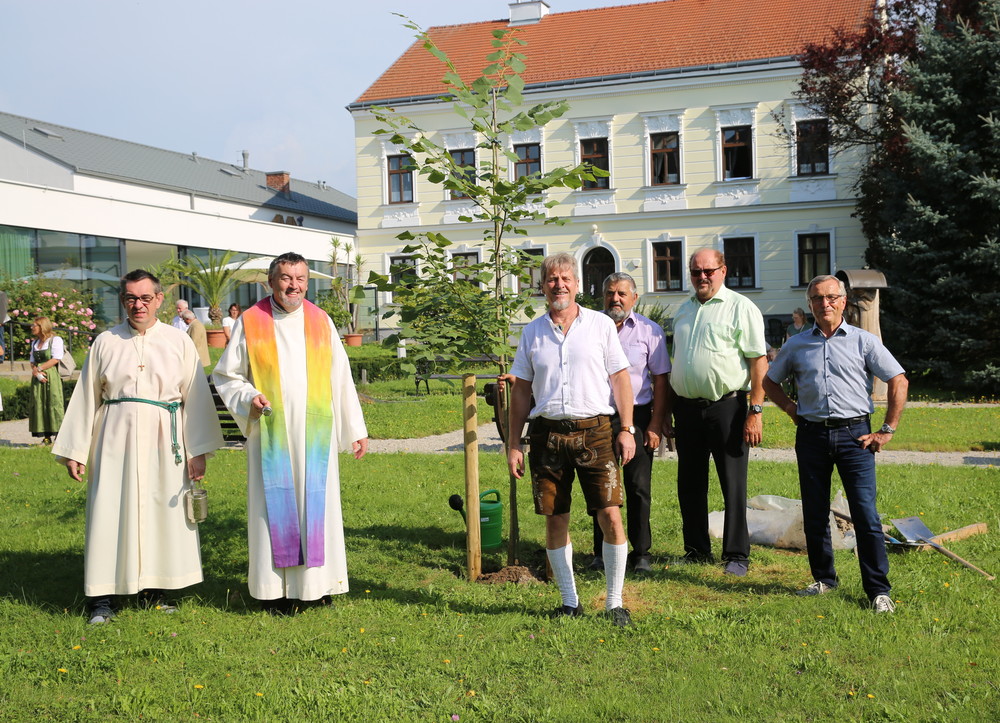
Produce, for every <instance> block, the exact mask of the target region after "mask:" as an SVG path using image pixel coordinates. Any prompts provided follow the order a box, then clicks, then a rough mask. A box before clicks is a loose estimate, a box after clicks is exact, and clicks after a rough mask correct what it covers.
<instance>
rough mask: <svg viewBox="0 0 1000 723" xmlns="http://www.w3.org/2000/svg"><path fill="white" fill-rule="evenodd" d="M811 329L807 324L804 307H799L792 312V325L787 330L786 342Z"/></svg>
mask: <svg viewBox="0 0 1000 723" xmlns="http://www.w3.org/2000/svg"><path fill="white" fill-rule="evenodd" d="M811 328H812V327H811V326H809V325H808V324H806V312H805V310H804V309H803V308H802V307H799V308H797V309H795V311H793V312H792V323H791V324H789V325H788V328H787V329H786V330H785V341H788V340H789V339H791V338H792V337H793V336H795V335H796V334H801V333H802V332H804V331H808V330H809V329H811Z"/></svg>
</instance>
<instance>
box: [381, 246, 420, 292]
mask: <svg viewBox="0 0 1000 723" xmlns="http://www.w3.org/2000/svg"><path fill="white" fill-rule="evenodd" d="M415 255H416V254H407V253H403V252H402V251H389V252H386V253H384V254H382V271H383V273H384V274H385V275H386V277H387V278H389V280H390V281H391V280H392V260H393V259H399V258H413V257H414V256H415ZM413 268H414V271H415V272H416V274H417V275H418V276H419V275H420V262H419V261H415V262H414V264H413ZM383 293H384V296H383V301H384V302H385V303H386V304H391V303H392V296H393V295H392V292H391V291H385V292H383Z"/></svg>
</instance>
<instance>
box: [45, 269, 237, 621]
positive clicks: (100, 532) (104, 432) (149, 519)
mask: <svg viewBox="0 0 1000 723" xmlns="http://www.w3.org/2000/svg"><path fill="white" fill-rule="evenodd" d="M121 301H122V304H123V305H124V307H125V313H126V315H127V317H128V320H127V321H126V322H125V323H123V324H119V325H118V326H115V327H113V328H111V329H108V330H107V331H105V332H102V333H101V334H99V335H98V336H97V338H96V339H94V343H93V346H92V347H91V349H90V353H89V354H88V356H87V360H86V361H85V362H84V365H83V369H82V371H81V373H80V379H79V381H78V382H77V384H76V388H75V389H74V391H73V397H72V399H71V400H70V403H69V408H68V409H67V410H66V416H65V419H64V420H63V424H62V427H61V428H60V430H59V435H58V437H56V441H55V443H54V444H53V445H52V453H53V454H54V455H56V457H57V458H58V459H59V461H60V462H62V463H63V464H65V465H66V467H67V468H68V470H69V475H70V477H72V478H73V479H75V480H77V481H82V480H83V478H84V476H85V475H86V478H87V515H86V533H85V543H84V553H83V559H84V593H85V594H86V595H87V597H88V598H89V600H88V607H89V613H90V622H91V623H103V622H106V621H107V620H109V619H110V618H111V617H113V615H114V609H115V600H114V596H116V595H131V594H135V593H139V592H142V593H144V596H145V599H144V601H145V602H146V603H147V604H149V605H151V606H152V605H155V606H159V607H162V608H163V609H170V606H167V605H166V603H165V601H164V598H163V595H164V592H163V591H164V590H177V589H179V588H183V587H187V586H189V585H194V584H195V583H198V582H201V580H202V572H201V549H200V545H199V539H198V526H197V525H196V524H194V523H192V522H189V521H188V519H187V517H186V515H185V510H184V492H185V489H186V488H188V487H190V486H191V482H192V481H194V480H200V479H202V478H203V477H204V476H205V459H206V457H207V456H210V455H211V453H212V452H214V451H215V450H216V449H218V448H219V447H221V446H222V444H223V440H222V432H221V430H220V428H219V417H218V414H217V412H216V410H215V404H214V403H213V402H212V395H211V392H210V391H209V386H208V379H207V377H206V376H205V372H204V371H203V369H202V366H201V362H200V361H199V358H198V351H197V350H196V349H195V347H194V344H193V343H192V342H191V339H190V337H188V335H187V334H185V333H184V332H183V331H179V330H177V329H174V328H173V327H172V326H170V325H169V324H164V323H162V322H159V321H157V319H156V311H157V309H159V308H160V305H161V304H162V303H163V290H162V288H161V287H160V282H159V280H158V279H157V278H156V277H155V276H153V275H152V274H150V273H149V272H146V271H142V270H136V271H132V272H130V273H128V274H126V275H125V276H123V277H122V281H121ZM88 467H89V470H88Z"/></svg>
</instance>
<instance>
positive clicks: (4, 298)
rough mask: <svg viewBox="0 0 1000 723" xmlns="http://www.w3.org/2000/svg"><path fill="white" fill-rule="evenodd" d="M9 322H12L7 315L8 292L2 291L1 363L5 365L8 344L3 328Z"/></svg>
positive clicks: (0, 325) (0, 296)
mask: <svg viewBox="0 0 1000 723" xmlns="http://www.w3.org/2000/svg"><path fill="white" fill-rule="evenodd" d="M8 321H10V317H9V316H8V315H7V292H6V291H0V363H3V360H4V354H5V350H4V345H5V344H6V343H7V340H6V339H4V335H3V334H4V331H3V328H4V324H6V323H7V322H8Z"/></svg>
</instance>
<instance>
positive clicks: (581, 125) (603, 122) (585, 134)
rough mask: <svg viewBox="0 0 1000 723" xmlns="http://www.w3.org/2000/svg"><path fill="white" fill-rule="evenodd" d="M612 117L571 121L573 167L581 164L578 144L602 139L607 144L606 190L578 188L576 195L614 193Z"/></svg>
mask: <svg viewBox="0 0 1000 723" xmlns="http://www.w3.org/2000/svg"><path fill="white" fill-rule="evenodd" d="M612 120H613V117H612V116H605V117H600V118H578V119H576V120H574V121H573V136H574V139H575V142H574V147H573V157H574V159H575V165H580V163H582V157H581V152H580V143H581V142H582V141H585V140H592V139H595V138H604V139H605V140H607V142H608V187H607V188H580V189H578V193H590V192H598V193H601V192H604V193H607V192H608V191H614V189H615V172H614V167H615V150H614V137H613V136H612V135H611V124H612Z"/></svg>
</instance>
